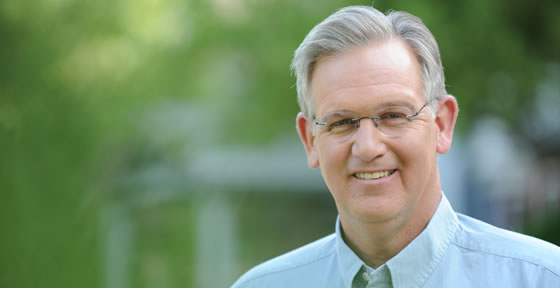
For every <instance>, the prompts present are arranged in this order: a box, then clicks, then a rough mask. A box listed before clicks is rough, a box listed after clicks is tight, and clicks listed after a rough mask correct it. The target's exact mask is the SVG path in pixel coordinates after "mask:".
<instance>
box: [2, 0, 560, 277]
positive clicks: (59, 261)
mask: <svg viewBox="0 0 560 288" xmlns="http://www.w3.org/2000/svg"><path fill="white" fill-rule="evenodd" d="M371 3H372V1H349V0H348V1H341V0H339V1H336V0H323V1H308V0H282V1H278V0H261V1H257V0H110V1H109V0H97V1H76V0H33V1H31V0H3V1H1V2H0V196H1V197H0V265H1V266H0V286H1V287H107V288H127V287H159V288H165V287H228V286H229V285H231V283H233V281H234V280H235V279H236V278H237V277H239V276H240V275H241V274H242V273H243V272H244V271H246V270H247V269H249V268H250V267H252V266H254V265H256V264H258V263H260V262H262V261H264V260H266V259H269V258H271V257H273V256H276V255H279V254H281V253H283V252H286V251H288V250H291V249H293V248H296V247H298V246H301V245H303V244H305V243H308V242H310V241H312V240H315V239H317V238H319V237H322V236H324V235H327V234H329V233H332V232H333V231H334V221H335V218H336V215H337V213H336V210H335V206H334V202H333V200H332V199H331V197H330V194H329V192H328V190H327V189H326V187H325V185H324V184H323V182H322V179H321V177H320V174H319V171H317V170H312V169H309V168H308V167H307V162H306V158H305V153H304V149H303V146H302V145H301V144H300V143H299V140H298V139H297V135H296V131H295V116H296V114H297V112H298V111H299V109H298V106H297V101H296V90H295V87H294V83H295V79H294V78H293V77H291V75H290V71H289V64H290V61H291V57H292V55H293V51H294V50H295V49H296V48H297V46H298V45H299V43H300V42H301V41H302V40H303V38H304V36H305V35H306V34H307V32H308V31H309V30H310V29H311V28H312V27H313V26H314V25H315V24H317V23H318V22H319V21H321V20H322V19H324V18H325V17H327V16H328V15H329V14H331V13H333V12H334V11H335V10H336V9H337V8H340V7H342V6H346V5H351V4H363V5H371ZM374 6H375V7H376V8H378V9H380V10H381V11H386V10H388V9H394V10H406V11H409V12H411V13H413V14H415V15H417V16H419V17H420V18H422V19H423V20H424V22H425V23H426V25H427V26H428V27H429V28H430V29H431V31H432V32H433V34H434V35H435V37H436V39H437V40H438V42H439V44H440V49H441V54H442V58H443V63H444V66H445V73H446V77H447V85H448V91H449V92H450V93H451V94H453V95H455V96H456V97H457V99H458V101H459V106H460V109H461V112H460V115H459V120H458V128H457V129H458V131H457V133H456V134H457V135H456V138H455V139H454V142H453V148H452V150H451V152H450V153H448V154H446V155H443V156H441V157H440V159H439V162H440V169H441V174H442V178H443V179H442V181H443V188H444V191H445V193H446V195H447V197H448V198H449V199H450V201H451V202H452V204H453V205H454V207H455V209H456V210H457V211H459V212H463V213H466V214H468V215H471V216H474V217H476V218H479V219H482V220H485V221H488V222H490V223H492V224H494V225H497V226H500V227H504V228H507V229H511V230H515V231H520V232H524V233H527V234H530V235H535V236H537V237H540V238H543V239H546V240H548V241H550V242H553V243H556V244H560V235H559V233H560V232H559V231H560V220H559V219H560V217H559V208H560V180H559V179H560V177H559V176H560V117H558V114H559V113H558V109H559V108H560V21H558V15H559V14H560V2H558V1H554V0H549V1H529V0H516V1H511V0H495V1H486V0H473V1H446V0H434V1H415V0H399V1H388V0H378V1H375V5H374Z"/></svg>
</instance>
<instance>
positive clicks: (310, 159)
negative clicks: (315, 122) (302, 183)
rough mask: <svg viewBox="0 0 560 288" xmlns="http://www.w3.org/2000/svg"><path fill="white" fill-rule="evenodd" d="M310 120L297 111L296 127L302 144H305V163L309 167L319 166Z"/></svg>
mask: <svg viewBox="0 0 560 288" xmlns="http://www.w3.org/2000/svg"><path fill="white" fill-rule="evenodd" d="M311 121H312V120H311V119H308V118H307V117H305V116H304V115H303V113H301V112H299V113H298V115H297V117H296V128H297V131H298V135H299V139H300V140H301V142H302V143H303V146H305V152H307V164H308V165H309V167H311V168H317V167H319V157H318V156H317V150H316V149H315V146H314V142H315V136H313V132H312V129H313V127H312V122H311Z"/></svg>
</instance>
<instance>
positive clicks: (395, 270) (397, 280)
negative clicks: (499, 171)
mask: <svg viewBox="0 0 560 288" xmlns="http://www.w3.org/2000/svg"><path fill="white" fill-rule="evenodd" d="M457 227H458V220H457V215H456V214H455V212H454V211H453V208H451V205H450V204H449V201H448V200H447V198H446V197H445V195H444V194H443V192H442V197H441V201H440V203H439V205H438V208H437V209H436V212H435V213H434V215H433V216H432V219H431V220H430V222H429V223H428V225H427V226H426V228H425V229H424V231H422V233H420V234H419V235H418V236H417V237H416V238H415V239H414V240H412V242H410V243H409V244H408V245H407V246H406V247H405V248H404V249H403V250H401V252H399V253H398V254H397V255H396V256H395V257H393V258H391V259H389V261H387V263H386V265H387V266H388V267H389V271H390V272H391V279H392V282H393V287H421V286H422V284H423V283H424V282H425V281H426V279H427V278H428V276H430V274H431V273H432V272H433V271H434V269H435V267H436V266H437V264H438V263H439V261H440V260H441V258H442V256H443V255H444V254H445V251H446V250H447V247H448V246H449V243H450V242H451V239H452V237H453V236H454V235H455V232H456V231H457ZM336 250H337V254H338V262H339V266H340V271H341V275H342V279H343V281H344V285H345V287H352V280H353V279H354V277H355V276H356V273H358V271H360V268H361V267H362V266H363V265H365V264H364V262H363V261H362V260H361V259H360V258H358V256H357V255H356V254H355V253H354V252H353V251H352V249H350V247H348V245H346V243H345V242H344V240H343V238H342V231H341V228H340V219H339V218H338V217H337V220H336Z"/></svg>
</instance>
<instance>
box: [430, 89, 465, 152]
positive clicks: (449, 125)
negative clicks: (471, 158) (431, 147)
mask: <svg viewBox="0 0 560 288" xmlns="http://www.w3.org/2000/svg"><path fill="white" fill-rule="evenodd" d="M458 113H459V107H458V105H457V100H455V97H453V96H452V95H445V96H444V97H443V98H442V99H440V100H439V103H438V110H437V113H436V119H435V122H436V125H437V128H438V132H437V133H438V134H437V145H436V151H437V153H439V154H445V153H447V152H448V151H449V149H451V142H452V140H453V130H454V129H455V122H456V120H457V115H458Z"/></svg>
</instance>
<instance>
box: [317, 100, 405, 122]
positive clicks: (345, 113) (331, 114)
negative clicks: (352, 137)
mask: <svg viewBox="0 0 560 288" xmlns="http://www.w3.org/2000/svg"><path fill="white" fill-rule="evenodd" d="M392 107H404V108H407V109H408V110H410V111H411V112H412V111H414V104H412V103H410V102H408V101H389V102H385V103H382V104H381V105H380V106H378V107H376V109H375V111H376V112H379V111H383V110H386V109H388V108H392ZM358 115H359V114H358V113H356V112H354V111H350V110H346V109H340V110H334V111H331V112H327V113H326V114H325V116H323V121H328V120H330V119H333V118H338V117H348V118H356V117H357V116H358Z"/></svg>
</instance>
